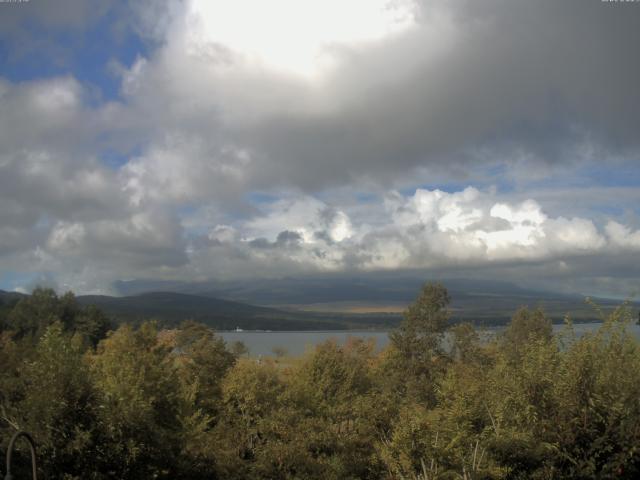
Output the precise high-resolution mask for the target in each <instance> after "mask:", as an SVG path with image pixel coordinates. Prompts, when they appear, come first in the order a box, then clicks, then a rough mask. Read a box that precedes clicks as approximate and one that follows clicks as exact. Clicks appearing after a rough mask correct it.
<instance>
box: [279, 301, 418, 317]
mask: <svg viewBox="0 0 640 480" xmlns="http://www.w3.org/2000/svg"><path fill="white" fill-rule="evenodd" d="M274 307H275V308H281V309H293V310H299V311H303V312H316V313H395V314H397V313H402V312H404V310H405V309H406V308H407V304H405V303H370V302H327V303H311V304H286V305H274Z"/></svg>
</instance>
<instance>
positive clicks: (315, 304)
mask: <svg viewBox="0 0 640 480" xmlns="http://www.w3.org/2000/svg"><path fill="white" fill-rule="evenodd" d="M423 282H424V279H421V278H418V277H417V276H404V277H398V276H395V277H393V278H385V277H384V276H377V277H371V276H369V277H351V278H347V277H335V278H333V277H313V278H281V279H270V280H251V281H243V282H240V281H238V282H215V281H211V282H199V283H181V282H159V281H144V280H135V281H129V282H118V283H117V284H116V285H115V287H116V290H117V292H118V293H120V295H119V296H106V295H80V296H78V297H77V298H78V301H79V303H81V304H83V305H89V304H92V305H96V306H98V307H99V308H101V309H102V310H104V311H105V312H106V313H107V314H109V315H110V316H112V317H113V318H114V319H117V320H122V321H130V322H134V323H138V322H140V321H143V320H145V319H157V320H159V321H160V322H162V323H163V324H166V325H176V324H178V323H180V322H181V321H182V320H185V319H192V320H196V321H199V322H202V323H205V324H207V325H210V326H211V327H213V328H216V329H219V330H232V329H236V328H240V329H244V330H249V329H250V330H341V329H373V328H375V329H381V328H382V329H384V328H390V327H393V326H395V325H397V324H398V322H399V321H400V320H401V312H402V311H403V310H404V308H406V306H407V305H409V304H410V303H411V302H412V301H413V300H414V299H415V297H416V296H417V294H418V292H419V289H420V286H421V284H422V283H423ZM443 283H444V285H445V286H446V287H447V289H448V290H449V292H450V294H451V297H452V306H451V307H452V318H453V320H454V321H471V322H473V323H475V324H477V325H501V324H505V323H507V322H508V321H509V319H510V317H511V315H512V314H513V312H514V311H515V310H517V309H518V308H519V307H521V306H529V307H537V306H541V307H543V308H544V309H545V311H546V312H547V314H548V315H549V316H550V317H551V318H552V319H553V321H554V322H560V321H562V319H563V318H564V317H565V316H566V315H569V316H570V317H571V318H572V319H573V320H574V321H576V322H585V321H586V322H588V321H597V320H599V319H600V318H599V313H598V312H597V310H596V309H595V308H594V307H593V306H591V305H589V304H588V303H587V302H586V299H585V297H584V296H581V295H577V294H574V295H571V294H559V293H550V292H543V291H534V290H529V289H525V288H522V287H520V286H518V285H515V284H512V283H506V282H499V281H493V280H486V281H478V280H468V279H448V280H445V281H444V282H443ZM20 295H21V294H18V293H15V292H3V291H0V302H3V303H6V302H7V300H9V299H14V300H15V299H16V298H19V296H20ZM593 301H594V303H596V304H597V305H598V306H599V307H601V308H602V309H603V311H604V312H605V313H606V312H607V311H610V310H611V309H613V308H614V307H615V306H617V305H619V304H620V303H621V302H620V301H619V300H613V299H607V298H597V299H593ZM632 307H633V308H634V309H636V310H637V308H638V304H637V303H636V304H633V305H632Z"/></svg>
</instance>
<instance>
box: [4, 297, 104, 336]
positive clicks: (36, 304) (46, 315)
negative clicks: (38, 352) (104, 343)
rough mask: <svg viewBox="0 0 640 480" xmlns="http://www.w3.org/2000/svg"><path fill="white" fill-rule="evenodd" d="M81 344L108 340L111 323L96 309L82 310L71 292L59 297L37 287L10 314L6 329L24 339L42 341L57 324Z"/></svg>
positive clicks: (92, 307) (90, 307)
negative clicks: (50, 328)
mask: <svg viewBox="0 0 640 480" xmlns="http://www.w3.org/2000/svg"><path fill="white" fill-rule="evenodd" d="M56 322H59V323H60V324H61V325H62V329H63V330H64V331H65V332H71V333H73V334H76V335H77V336H78V338H79V339H80V341H82V342H84V343H86V344H87V345H92V346H95V345H96V344H97V343H98V341H100V340H101V339H103V338H105V336H106V334H107V332H108V331H109V330H110V328H111V322H110V321H109V319H108V318H107V317H106V316H105V315H104V313H102V311H101V310H99V309H97V308H96V307H94V306H87V307H82V306H80V305H79V304H78V302H77V301H76V298H75V296H74V295H73V293H71V292H67V293H65V294H64V295H63V296H61V297H59V296H58V295H57V294H56V293H55V291H53V290H52V289H49V288H36V289H35V290H34V291H33V293H32V294H31V295H30V296H26V297H24V298H22V299H21V300H20V301H18V302H17V303H16V305H15V306H14V307H13V308H12V310H11V311H10V312H9V314H8V315H7V318H6V320H5V322H4V323H5V325H4V328H5V329H6V330H9V331H11V332H12V334H13V335H14V336H15V337H16V338H18V339H20V338H25V337H26V338H31V339H38V338H40V337H41V336H42V334H43V333H44V332H45V331H46V329H47V328H49V327H50V326H51V325H53V324H54V323H56Z"/></svg>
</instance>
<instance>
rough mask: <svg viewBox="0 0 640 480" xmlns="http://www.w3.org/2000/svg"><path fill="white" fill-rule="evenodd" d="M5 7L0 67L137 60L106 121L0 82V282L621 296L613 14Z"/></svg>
mask: <svg viewBox="0 0 640 480" xmlns="http://www.w3.org/2000/svg"><path fill="white" fill-rule="evenodd" d="M258 3H259V5H258ZM619 3H620V2H619ZM52 5H53V4H52ZM16 7H25V8H23V9H22V10H19V9H18V8H15V9H11V10H8V9H9V8H12V6H8V5H5V6H2V5H0V9H2V10H3V13H6V12H9V13H8V15H6V16H0V31H2V32H3V33H2V34H0V41H4V42H5V45H4V46H5V47H6V46H7V45H8V46H9V47H11V48H13V47H12V46H15V44H16V42H19V41H20V39H21V38H27V39H28V38H30V37H32V36H33V37H34V38H35V37H38V36H37V35H32V34H31V33H29V31H28V29H26V27H25V25H27V24H30V22H32V23H33V24H35V25H40V26H41V27H42V29H43V32H44V33H43V35H44V37H38V38H40V40H41V41H42V40H43V38H45V37H46V38H47V39H50V38H54V37H53V36H51V35H53V33H55V32H58V31H63V30H65V29H71V30H72V31H87V30H89V29H91V27H92V25H95V22H98V21H102V20H104V19H105V18H107V16H108V15H115V16H116V17H118V18H117V19H116V20H114V22H115V23H117V24H120V23H122V22H124V23H125V24H126V25H127V27H126V28H130V29H132V30H133V31H135V32H137V34H138V35H140V37H142V39H143V42H146V43H145V44H147V45H149V46H148V49H145V50H144V51H142V50H141V51H140V52H139V54H138V55H137V57H135V56H134V57H135V58H136V59H135V60H134V61H133V62H130V63H129V64H128V65H119V66H118V68H117V69H115V73H116V75H117V76H118V77H117V78H118V81H119V82H120V92H119V96H118V97H117V99H115V100H110V101H103V100H102V99H101V97H100V96H99V95H98V96H96V95H95V94H94V92H93V91H92V87H90V86H89V85H87V83H86V82H85V81H81V80H80V78H82V75H81V73H86V72H73V71H69V73H67V74H64V75H59V76H50V75H48V74H45V73H43V74H42V78H35V79H33V80H25V81H9V80H7V79H1V78H0V268H1V269H3V270H12V271H27V272H32V273H33V274H34V275H36V274H40V273H41V272H45V273H46V274H48V275H49V276H50V277H55V278H57V279H59V284H61V285H62V284H67V285H72V286H74V288H77V289H78V290H80V291H105V290H106V289H108V286H109V284H110V283H111V282H112V281H114V280H117V279H122V278H133V277H136V276H146V277H154V278H176V279H186V280H188V279H204V278H211V277H216V278H218V277H219V278H241V277H247V276H252V275H262V276H276V275H285V274H289V273H291V274H306V273H309V272H327V271H328V272H350V271H359V272H362V271H374V270H377V269H424V268H428V269H432V270H433V271H442V272H444V271H453V270H458V271H461V270H462V269H470V270H474V269H485V270H484V271H486V272H489V271H495V269H498V268H499V269H502V270H501V271H502V272H511V273H509V274H510V275H511V274H512V275H514V277H516V276H517V274H516V273H514V272H517V269H519V268H520V269H523V270H520V271H521V272H524V271H527V272H534V271H537V272H539V276H538V277H536V278H542V277H541V276H542V275H543V273H540V272H543V271H545V272H547V273H548V274H549V275H556V276H557V278H569V277H565V275H569V274H575V275H577V276H580V277H582V278H585V279H586V278H591V280H589V282H591V283H590V284H591V285H607V284H608V283H607V282H608V281H607V280H605V278H614V279H615V277H616V274H615V271H613V270H612V269H613V267H612V266H606V265H605V264H606V261H605V260H602V259H607V258H609V259H611V265H615V266H617V268H618V269H619V271H620V278H623V277H624V278H636V279H637V278H640V274H639V273H638V271H637V268H636V269H634V267H633V266H630V263H631V262H629V261H628V259H629V258H631V257H630V256H631V255H633V254H634V253H637V248H638V244H639V243H640V241H639V240H638V235H639V234H638V226H639V223H638V220H637V208H636V207H634V205H635V204H637V200H639V198H638V189H637V188H636V187H637V185H636V183H637V181H638V178H637V175H636V177H634V176H633V175H622V176H623V177H625V178H622V179H621V178H620V177H616V178H614V177H613V174H612V173H611V172H615V171H617V170H620V171H623V172H631V173H632V174H633V173H634V172H636V173H637V158H638V155H640V143H639V141H638V136H637V132H636V126H637V124H638V121H639V120H640V118H639V113H638V112H640V108H639V107H640V93H639V90H638V85H639V84H640V66H639V65H640V64H638V62H637V61H636V56H637V52H636V46H637V45H638V43H639V40H640V30H639V29H638V28H637V24H638V20H639V19H640V9H638V8H636V7H635V6H634V5H623V4H622V3H620V4H619V5H609V4H607V2H604V3H603V2H586V3H585V2H579V1H574V0H570V1H566V2H554V1H550V0H549V1H547V0H544V1H542V2H530V1H527V0H522V1H518V0H516V1H506V0H488V1H483V2H471V1H466V0H455V1H451V2H449V1H448V2H443V1H440V0H424V1H417V0H416V1H410V0H401V1H394V2H384V1H360V0H354V1H353V2H347V3H346V4H345V3H344V2H335V1H327V2H321V3H318V2H306V1H304V2H299V1H296V2H293V1H289V0H278V1H277V2H272V3H268V2H267V3H264V2H244V1H243V2H240V3H238V4H237V5H236V4H233V5H230V4H229V2H217V1H216V2H200V1H198V0H188V1H184V2H181V1H173V0H170V1H167V2H151V1H146V0H145V1H143V2H136V3H135V4H132V5H129V6H126V7H115V6H111V5H110V4H109V5H107V6H105V7H97V6H96V5H94V4H93V3H92V2H90V1H87V2H84V1H80V0H69V1H66V0H65V2H64V4H63V5H62V6H61V4H60V2H57V3H56V6H55V8H54V9H55V10H56V12H53V11H51V8H53V7H52V6H51V5H48V4H47V5H45V4H44V3H42V2H29V3H28V4H24V5H22V4H21V5H17V6H16ZM61 12H65V13H64V14H62V13H61ZM124 12H126V15H125V14H124ZM349 12H351V17H358V18H359V21H358V22H355V21H353V18H351V17H350V15H348V14H347V13H349ZM63 17H64V18H63ZM255 19H257V20H255ZM256 22H257V23H256ZM115 23H114V25H112V26H113V27H114V28H115V27H116V25H115ZM3 27H6V28H3ZM222 27H224V28H222ZM52 32H53V33H52ZM293 38H295V39H297V40H299V41H297V42H296V41H292V39H293ZM7 39H9V40H7ZM51 43H52V44H55V41H53V40H52V41H51ZM54 46H55V45H54ZM59 47H60V48H63V46H59ZM25 48H26V49H27V50H28V49H29V48H34V45H31V46H28V45H26V44H25ZM12 78H13V77H12ZM107 157H113V158H115V159H116V160H115V161H114V162H112V163H109V162H108V161H106V160H105V158H107ZM598 169H599V170H598ZM590 170H594V171H596V172H600V173H596V174H592V175H591V177H589V176H588V175H587V174H586V173H585V172H588V171H590ZM627 177H629V178H627ZM623 180H624V181H623ZM625 181H626V183H625ZM438 186H439V187H440V189H438V188H437V187H438ZM467 186H469V187H468V188H466V187H467ZM256 195H258V196H260V195H262V196H264V197H265V198H268V200H265V201H263V200H256V199H255V196H256ZM612 199H619V200H620V202H621V203H623V204H624V206H625V210H626V211H625V212H618V211H613V210H614V209H613V206H614V200H612ZM625 259H626V260H625ZM590 265H591V266H592V267H591V268H590V267H589V266H590ZM510 269H513V270H510ZM536 269H538V270H536ZM599 272H602V275H601V276H602V279H600V280H594V279H595V278H596V277H597V276H598V275H599ZM523 275H524V276H526V274H523V273H521V276H523ZM634 281H637V280H634ZM609 284H611V282H609Z"/></svg>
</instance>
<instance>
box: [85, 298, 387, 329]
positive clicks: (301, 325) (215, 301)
mask: <svg viewBox="0 0 640 480" xmlns="http://www.w3.org/2000/svg"><path fill="white" fill-rule="evenodd" d="M78 302H79V303H81V304H83V305H95V306H97V307H99V308H100V309H101V310H103V311H104V312H105V313H107V314H108V315H109V316H112V317H114V318H116V319H118V320H119V321H129V322H134V323H138V322H141V321H143V320H147V319H157V320H159V321H161V323H163V324H165V325H178V324H179V323H180V322H182V321H183V320H186V319H189V320H195V321H197V322H200V323H203V324H205V325H208V326H211V327H213V328H215V329H217V330H231V329H235V328H237V327H239V328H242V329H245V330H247V329H251V330H344V329H347V328H354V327H375V326H388V325H390V323H393V321H394V320H397V318H396V317H397V316H391V318H390V316H389V315H339V314H319V313H311V312H301V311H294V310H281V309H277V308H269V307H260V306H255V305H250V304H247V303H241V302H234V301H230V300H221V299H219V298H212V297H205V296H200V295H187V294H183V293H174V292H150V293H144V294H140V295H133V296H127V297H110V296H99V295H85V296H79V297H78Z"/></svg>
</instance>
